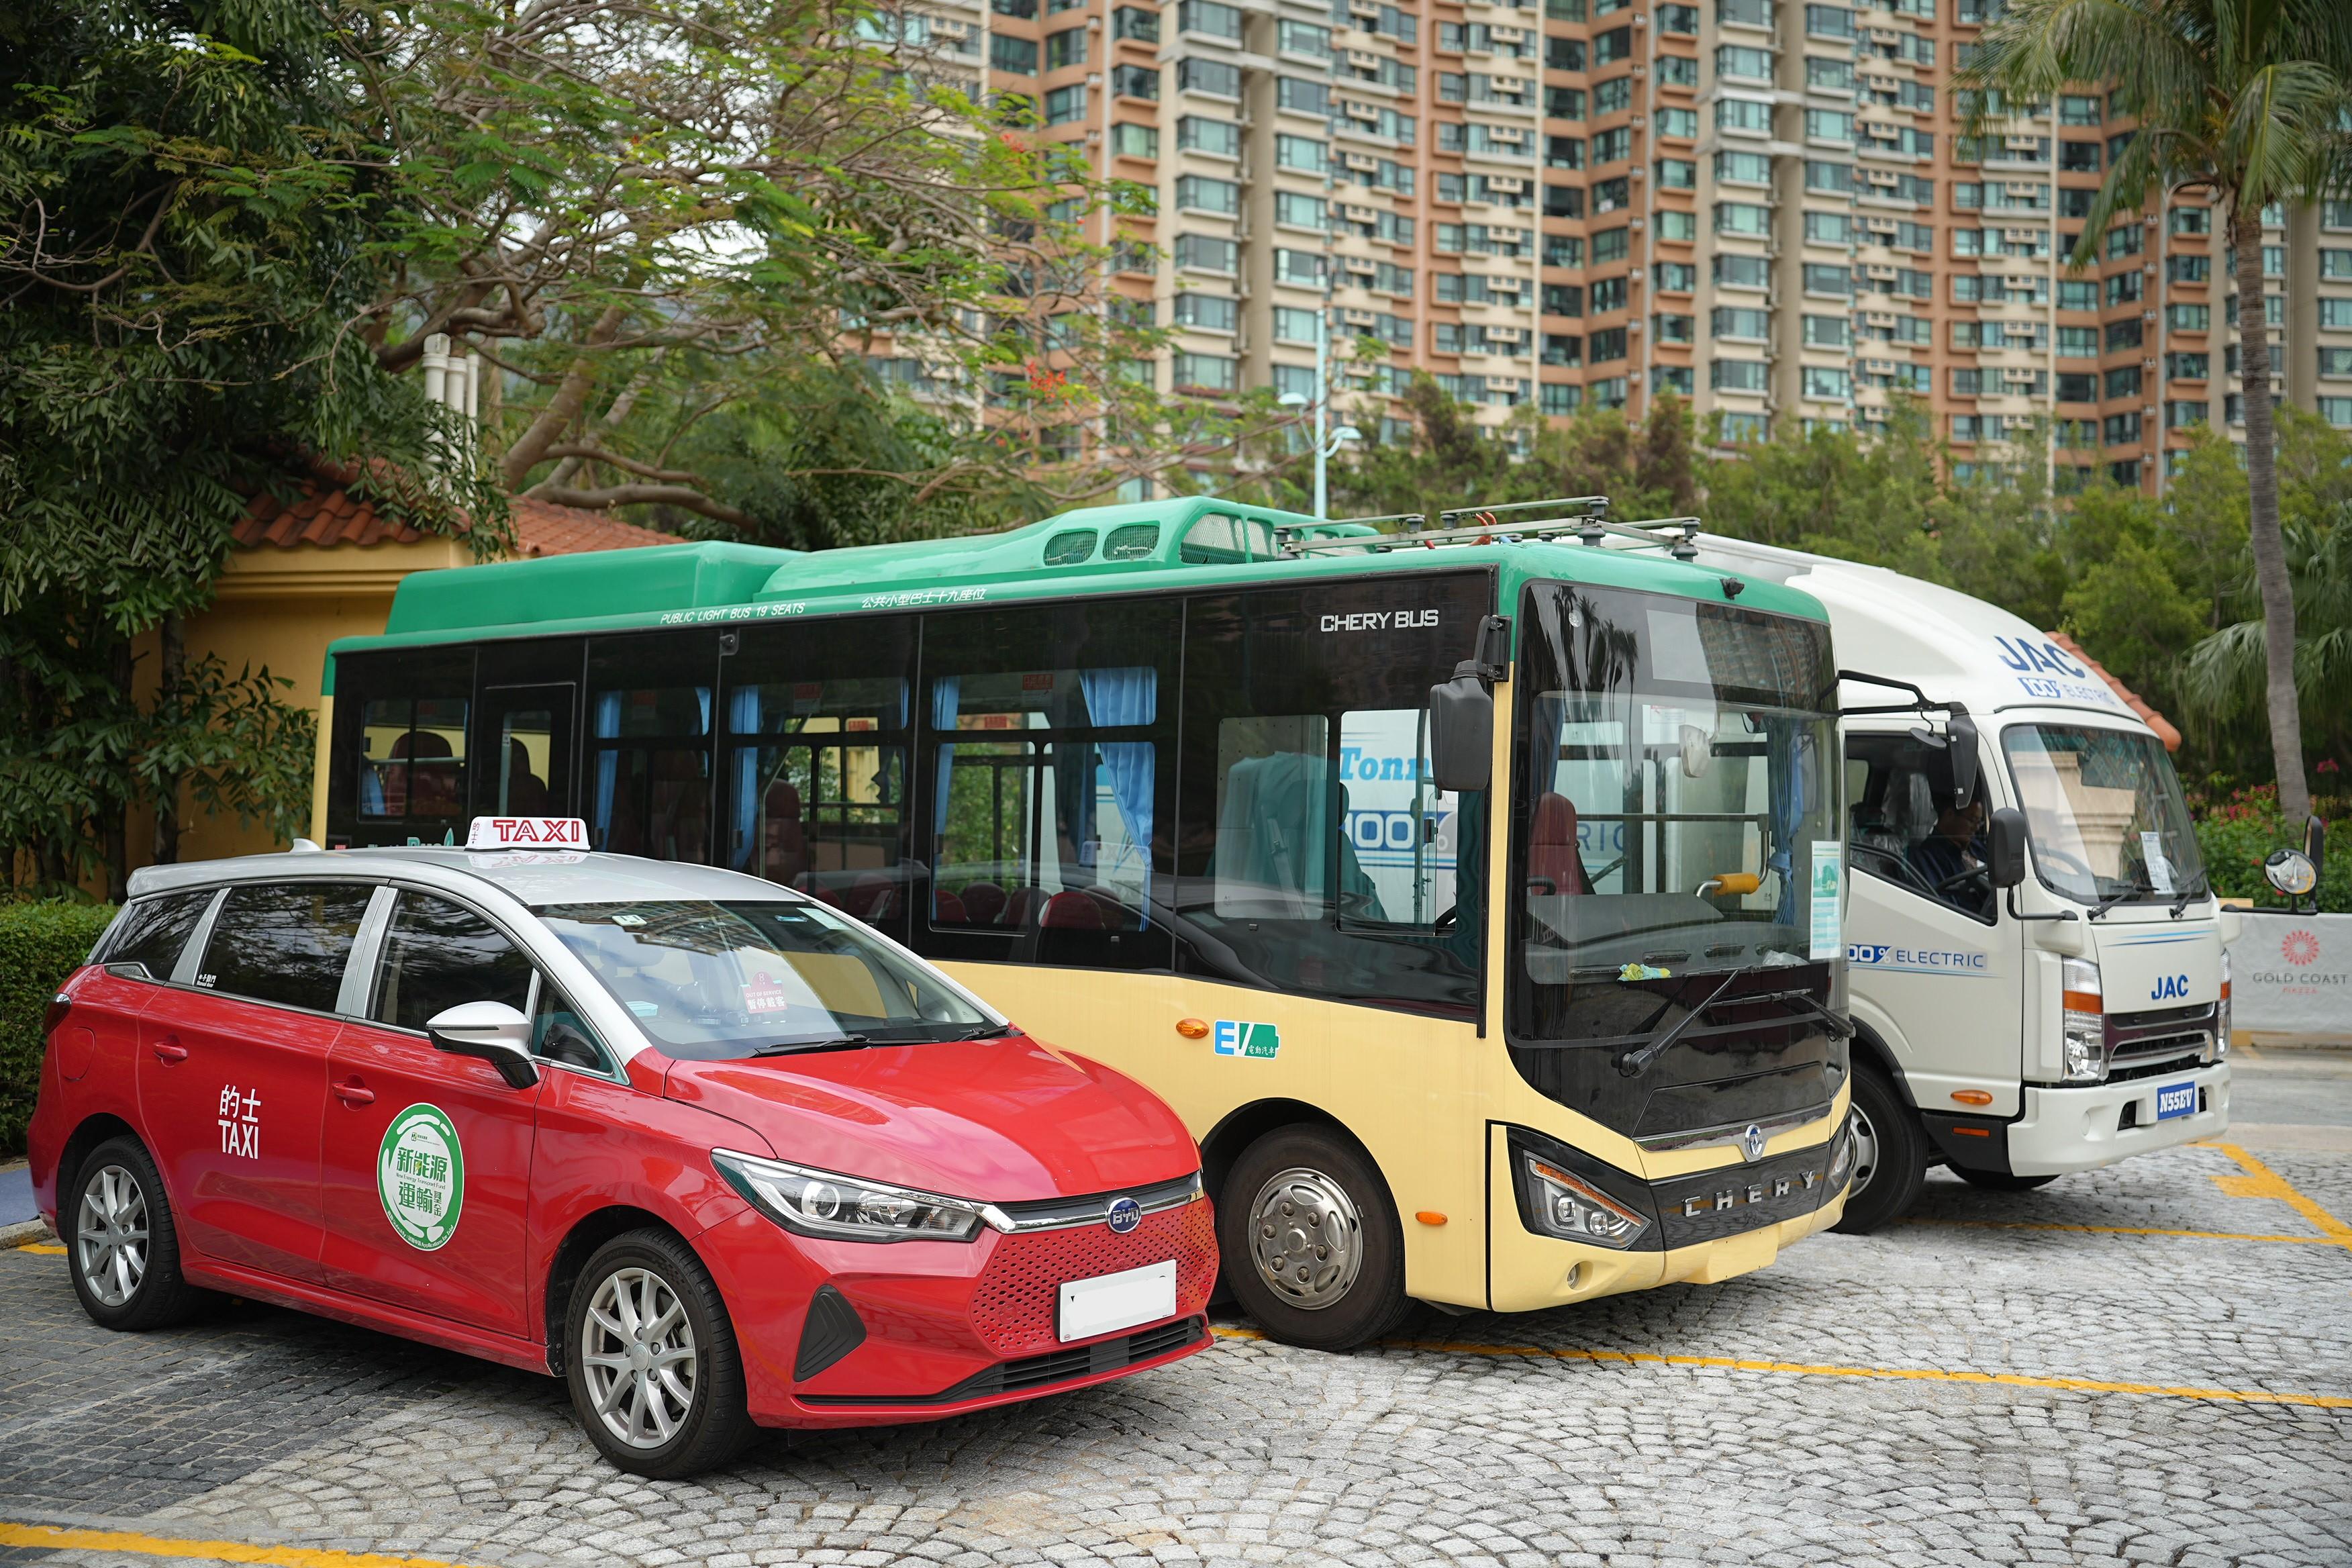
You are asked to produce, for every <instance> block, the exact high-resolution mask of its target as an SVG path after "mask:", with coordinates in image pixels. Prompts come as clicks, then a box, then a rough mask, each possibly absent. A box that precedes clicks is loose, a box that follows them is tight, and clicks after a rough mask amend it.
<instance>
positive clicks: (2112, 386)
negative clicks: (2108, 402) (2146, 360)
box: [2105, 364, 2139, 397]
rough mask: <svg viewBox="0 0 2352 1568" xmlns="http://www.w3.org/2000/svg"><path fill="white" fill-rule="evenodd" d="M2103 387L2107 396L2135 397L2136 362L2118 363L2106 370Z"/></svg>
mask: <svg viewBox="0 0 2352 1568" xmlns="http://www.w3.org/2000/svg"><path fill="white" fill-rule="evenodd" d="M2105 392H2106V395H2108V396H2109V397H2137V396H2138V395H2139V366H2137V365H2136V364H2119V365H2117V366H2116V367H2115V369H2113V370H2111V371H2109V372H2107V374H2106V377H2105Z"/></svg>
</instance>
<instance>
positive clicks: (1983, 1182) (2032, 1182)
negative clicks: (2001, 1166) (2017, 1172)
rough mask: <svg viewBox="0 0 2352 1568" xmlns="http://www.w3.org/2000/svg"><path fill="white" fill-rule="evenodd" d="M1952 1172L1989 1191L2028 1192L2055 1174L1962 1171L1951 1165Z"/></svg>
mask: <svg viewBox="0 0 2352 1568" xmlns="http://www.w3.org/2000/svg"><path fill="white" fill-rule="evenodd" d="M1952 1174H1954V1175H1956V1176H1958V1177H1959V1179H1960V1180H1962V1181H1964V1182H1966V1183H1967V1184H1969V1185H1970V1186H1972V1187H1982V1188H1983V1189H1984V1190H1985V1191H1987V1192H1989V1193H2030V1192H2032V1190H2033V1189H2034V1188H2036V1187H2046V1186H2048V1185H2049V1184H2051V1183H2053V1182H2054V1181H2056V1180H2057V1179H2058V1178H2057V1177H2055V1176H2012V1175H2010V1174H2009V1173H2006V1172H2003V1171H1964V1170H1962V1169H1960V1167H1959V1166H1958V1165H1954V1166H1953V1167H1952Z"/></svg>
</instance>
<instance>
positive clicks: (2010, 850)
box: [1985, 805, 2025, 888]
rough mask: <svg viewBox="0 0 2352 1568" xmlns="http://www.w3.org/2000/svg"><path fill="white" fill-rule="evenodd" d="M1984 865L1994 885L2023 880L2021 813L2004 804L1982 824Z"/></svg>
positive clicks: (2023, 843)
mask: <svg viewBox="0 0 2352 1568" xmlns="http://www.w3.org/2000/svg"><path fill="white" fill-rule="evenodd" d="M1985 864H1986V866H1987V868H1989V869H1990V871H1991V872H1992V885H1993V886H1994V887H1996V888H2014V887H2016V886H2017V885H2018V884H2019V883H2021V882H2022V881H2024V880H2025V813H2023V812H2021V811H2020V810H2018V809H2017V807H2015V806H2013V805H2004V806H2002V807H2001V808H2000V810H1999V811H1996V812H1994V813H1993V814H1992V818H1991V820H1990V821H1989V822H1987V823H1986V824H1985Z"/></svg>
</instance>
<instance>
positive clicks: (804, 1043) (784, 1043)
mask: <svg viewBox="0 0 2352 1568" xmlns="http://www.w3.org/2000/svg"><path fill="white" fill-rule="evenodd" d="M873 1043H874V1037H872V1036H871V1035H837V1036H835V1037H833V1038H832V1039H829V1040H778V1041H776V1042H774V1043H773V1044H772V1045H765V1046H756V1047H752V1051H751V1054H752V1055H753V1056H755V1057H788V1056H792V1055H794V1054H796V1053H798V1052H801V1051H837V1050H842V1049H845V1048H847V1047H855V1046H870V1045H872V1044H873Z"/></svg>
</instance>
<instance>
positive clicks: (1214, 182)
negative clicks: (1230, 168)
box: [1176, 174, 1242, 217]
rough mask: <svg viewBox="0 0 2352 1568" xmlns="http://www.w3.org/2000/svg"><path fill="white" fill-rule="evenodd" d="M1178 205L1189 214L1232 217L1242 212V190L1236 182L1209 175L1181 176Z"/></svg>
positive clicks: (1178, 188) (1177, 182) (1177, 188)
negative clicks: (1212, 214) (1204, 213)
mask: <svg viewBox="0 0 2352 1568" xmlns="http://www.w3.org/2000/svg"><path fill="white" fill-rule="evenodd" d="M1176 205H1177V206H1179V207H1180V208H1182V209H1184V210H1186V211H1188V212H1206V213H1218V214H1222V215H1223V216H1227V217H1232V216H1234V215H1236V214H1238V213H1239V212H1240V211H1241V210H1242V188H1241V186H1240V184H1237V183H1236V182H1234V181H1232V180H1220V179H1217V178H1215V177H1214V176H1213V175H1209V174H1181V175H1179V176H1178V177H1177V180H1176Z"/></svg>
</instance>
